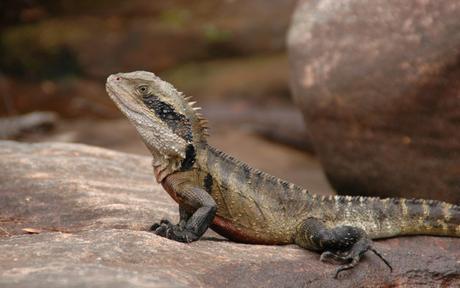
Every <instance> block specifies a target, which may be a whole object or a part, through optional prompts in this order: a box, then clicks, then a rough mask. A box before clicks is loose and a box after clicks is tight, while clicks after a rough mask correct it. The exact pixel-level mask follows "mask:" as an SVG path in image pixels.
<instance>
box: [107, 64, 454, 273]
mask: <svg viewBox="0 0 460 288" xmlns="http://www.w3.org/2000/svg"><path fill="white" fill-rule="evenodd" d="M106 89H107V92H108V94H109V96H110V97H111V98H112V100H113V101H114V102H115V104H116V105H117V106H118V108H119V109H120V110H121V111H122V112H123V113H124V114H125V115H126V116H127V117H128V119H129V120H130V121H131V122H132V124H133V125H134V127H135V128H136V129H137V131H138V132H139V134H140V136H141V138H142V140H143V141H144V143H145V145H146V146H147V148H148V149H149V150H150V152H151V154H152V156H153V169H154V174H155V177H156V180H157V182H158V183H161V185H162V186H163V188H164V189H165V190H166V191H167V192H168V193H169V195H170V196H171V197H172V198H173V199H174V200H175V201H176V202H177V203H178V204H179V214H180V221H179V223H178V224H173V223H171V222H169V221H168V220H162V221H161V222H159V223H156V224H154V225H153V226H152V228H151V230H152V231H153V232H154V233H155V234H157V235H160V236H163V237H166V238H168V239H172V240H175V241H180V242H192V241H196V240H198V239H200V237H201V236H202V235H203V234H204V233H205V231H206V230H207V229H208V228H211V229H212V230H214V231H216V232H217V233H219V234H221V235H222V236H224V237H226V238H228V239H230V240H232V241H237V242H243V243H256V244H291V243H295V244H297V245H299V246H301V247H303V248H305V249H309V250H314V251H318V252H321V253H322V254H321V258H320V259H321V260H324V261H331V260H334V261H336V262H337V261H338V262H340V263H341V264H342V265H341V266H339V268H338V269H337V271H336V274H335V276H336V277H337V275H338V274H339V272H340V271H343V270H346V269H350V268H352V267H354V266H355V265H356V264H357V263H358V262H359V260H360V258H361V257H362V255H363V254H364V253H365V252H366V251H373V252H374V253H375V254H376V255H377V256H379V257H380V258H381V259H382V260H383V261H384V262H385V264H387V265H388V266H389V267H390V269H391V266H390V264H389V263H388V262H387V261H386V260H385V259H384V258H383V257H382V256H381V255H380V254H379V253H378V252H377V251H376V250H375V249H374V248H373V242H372V240H371V239H377V238H388V237H394V236H398V235H418V234H424V235H443V236H453V237H460V206H458V205H453V204H449V203H445V202H440V201H434V200H420V199H403V198H386V199H380V198H375V197H372V198H371V197H351V196H322V195H315V194H312V193H310V192H308V191H307V190H306V189H304V188H302V187H299V186H297V185H294V184H291V183H288V182H286V181H283V180H281V179H278V178H276V177H274V176H271V175H268V174H266V173H264V172H261V171H259V170H257V169H254V168H251V167H249V166H248V165H247V164H245V163H243V162H240V161H238V160H236V159H235V158H233V157H231V156H228V155H227V154H225V153H224V152H221V151H219V150H218V149H216V148H214V147H212V146H210V145H209V144H208V143H207V141H206V138H207V135H208V134H207V130H208V129H207V125H206V120H205V119H204V118H203V116H202V115H201V114H200V113H199V108H198V107H195V106H194V104H195V102H193V101H191V100H190V98H189V97H185V96H184V95H183V94H182V93H181V92H179V91H177V90H176V89H175V88H174V87H173V86H172V85H171V84H169V83H167V82H165V81H163V80H161V79H160V78H159V77H157V76H155V75H154V74H153V73H150V72H145V71H136V72H130V73H119V74H114V75H111V76H109V77H108V79H107V84H106Z"/></svg>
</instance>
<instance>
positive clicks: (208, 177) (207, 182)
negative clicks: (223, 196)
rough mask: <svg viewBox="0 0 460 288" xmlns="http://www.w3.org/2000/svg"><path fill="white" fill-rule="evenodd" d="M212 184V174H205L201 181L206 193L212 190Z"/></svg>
mask: <svg viewBox="0 0 460 288" xmlns="http://www.w3.org/2000/svg"><path fill="white" fill-rule="evenodd" d="M212 184H213V179H212V176H211V174H209V173H208V174H207V175H206V177H204V181H203V186H204V190H206V192H208V193H211V192H212Z"/></svg>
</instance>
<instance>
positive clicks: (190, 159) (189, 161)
mask: <svg viewBox="0 0 460 288" xmlns="http://www.w3.org/2000/svg"><path fill="white" fill-rule="evenodd" d="M195 158H196V152H195V147H193V145H192V144H188V145H187V148H185V159H184V160H183V161H182V164H181V166H180V171H187V170H190V169H191V168H192V167H193V164H194V163H195V160H196V159H195Z"/></svg>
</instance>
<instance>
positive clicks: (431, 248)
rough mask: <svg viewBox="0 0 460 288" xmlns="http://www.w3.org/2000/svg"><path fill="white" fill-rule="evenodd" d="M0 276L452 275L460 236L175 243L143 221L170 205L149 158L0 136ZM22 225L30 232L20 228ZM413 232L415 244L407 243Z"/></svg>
mask: <svg viewBox="0 0 460 288" xmlns="http://www.w3.org/2000/svg"><path fill="white" fill-rule="evenodd" d="M0 171H1V173H0V286H1V287H51V286H52V287H88V286H97V287H191V286H193V287H222V286H225V287H242V286H243V287H301V286H302V287H305V286H308V287H333V286H338V285H340V286H341V287H370V286H373V287H381V286H399V285H400V286H411V285H417V284H424V285H426V286H428V287H431V286H438V285H443V287H450V286H451V287H454V286H455V285H458V284H460V263H459V262H458V259H460V240H459V239H454V238H437V237H410V238H409V237H408V238H399V239H393V240H387V241H382V242H378V243H377V244H376V246H377V248H378V249H379V250H380V251H381V252H382V253H383V254H384V255H385V256H386V257H387V259H389V261H390V262H391V263H392V264H393V267H394V268H395V271H394V272H393V273H392V274H390V272H389V271H388V270H387V269H386V268H385V266H384V265H383V264H382V262H381V261H380V260H378V259H377V258H376V257H374V256H372V255H368V256H367V257H364V259H363V261H362V263H360V264H359V266H358V267H357V268H356V269H354V270H352V271H350V272H346V273H344V274H343V275H342V277H341V279H339V280H335V279H333V278H332V275H333V271H334V269H335V266H333V265H329V264H324V263H321V262H319V260H318V258H319V257H318V255H317V254H316V253H313V252H309V251H306V250H303V249H300V248H298V247H296V246H294V245H289V246H263V245H245V244H237V243H232V242H228V241H224V240H223V239H221V238H215V237H209V236H207V237H205V238H204V239H202V240H200V241H198V242H194V243H191V244H182V243H178V242H174V241H170V240H167V239H164V238H161V237H158V236H156V235H154V234H152V233H149V232H146V231H145V230H146V229H147V228H148V227H149V225H150V224H151V223H152V222H153V221H158V220H159V219H160V218H161V217H164V216H166V217H171V218H174V219H176V220H177V212H176V205H175V204H174V203H173V202H172V200H171V199H169V196H168V195H167V194H166V193H165V192H163V191H162V189H161V188H160V186H158V185H156V184H154V182H153V176H152V173H151V167H150V159H149V157H141V156H133V155H128V154H123V153H117V152H112V151H109V150H105V149H100V148H95V147H90V146H84V145H75V144H57V143H44V144H20V143H17V142H0ZM26 232H29V234H26ZM415 243H417V245H415Z"/></svg>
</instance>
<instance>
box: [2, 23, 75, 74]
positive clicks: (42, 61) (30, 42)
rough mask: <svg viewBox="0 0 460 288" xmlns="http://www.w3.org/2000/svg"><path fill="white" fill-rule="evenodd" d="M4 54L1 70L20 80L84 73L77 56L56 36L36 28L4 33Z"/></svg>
mask: <svg viewBox="0 0 460 288" xmlns="http://www.w3.org/2000/svg"><path fill="white" fill-rule="evenodd" d="M55 32H56V31H55ZM0 53H1V54H0V55H1V56H0V69H1V70H2V71H3V73H6V74H9V75H12V76H16V77H23V78H30V79H44V78H61V77H65V76H69V75H75V74H79V73H80V72H81V69H80V67H79V64H78V59H77V57H76V55H75V53H73V51H72V50H71V49H70V48H69V47H68V46H67V45H66V44H65V43H63V42H60V41H58V40H57V38H56V37H53V35H50V34H48V35H43V34H42V33H40V31H39V29H38V27H37V26H35V25H26V26H20V27H15V28H12V29H9V30H7V31H5V33H2V35H1V36H0Z"/></svg>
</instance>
